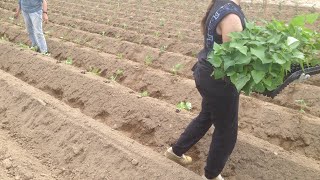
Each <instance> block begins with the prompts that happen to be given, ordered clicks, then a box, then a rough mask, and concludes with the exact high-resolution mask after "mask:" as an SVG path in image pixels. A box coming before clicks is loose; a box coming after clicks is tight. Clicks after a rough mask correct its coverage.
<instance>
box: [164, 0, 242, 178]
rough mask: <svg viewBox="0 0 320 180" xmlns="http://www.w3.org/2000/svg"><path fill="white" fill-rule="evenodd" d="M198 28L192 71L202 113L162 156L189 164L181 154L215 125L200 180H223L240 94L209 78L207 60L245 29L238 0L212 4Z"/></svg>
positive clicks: (219, 0)
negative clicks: (200, 47)
mask: <svg viewBox="0 0 320 180" xmlns="http://www.w3.org/2000/svg"><path fill="white" fill-rule="evenodd" d="M201 25H202V32H203V35H204V48H203V50H201V51H200V53H199V54H198V62H197V63H196V64H195V66H194V67H193V68H192V70H193V76H194V79H195V83H196V87H197V89H198V91H199V93H200V94H201V96H202V105H201V106H202V107H201V112H200V114H199V115H198V116H197V117H196V118H195V119H193V121H191V123H190V124H189V125H188V126H187V128H186V129H185V131H184V132H183V133H182V134H181V135H180V138H179V139H178V140H177V142H176V143H175V144H173V146H172V147H170V148H169V149H167V151H166V152H165V156H166V157H167V158H169V159H171V160H173V161H175V162H177V163H179V164H181V165H188V164H190V163H191V162H192V158H191V157H189V156H186V155H184V153H186V152H187V151H188V150H189V149H190V148H191V147H192V146H193V145H194V144H196V143H197V142H198V141H199V140H200V139H201V138H202V137H203V136H204V135H205V134H206V132H207V131H208V130H209V128H210V127H211V126H212V125H214V127H215V129H214V133H213V137H212V142H211V145H210V149H209V153H208V157H207V162H206V166H205V168H204V169H205V174H204V175H203V179H207V180H223V177H222V176H221V175H220V174H221V172H222V170H223V168H224V166H225V164H226V162H227V160H228V158H229V156H230V155H231V153H232V151H233V149H234V147H235V144H236V141H237V134H238V109H239V93H238V91H237V89H236V87H235V86H234V85H233V84H232V83H231V82H230V81H229V80H228V79H223V80H222V79H219V80H216V79H214V78H213V77H211V74H212V72H213V71H214V69H213V67H212V65H211V64H210V63H209V62H208V60H207V57H208V54H209V53H210V52H211V51H212V50H214V43H217V44H222V43H224V42H228V41H230V37H229V36H228V35H229V34H230V33H231V32H239V31H242V30H243V29H244V28H245V16H244V14H243V12H242V10H241V8H240V0H212V1H211V3H210V5H209V7H208V10H207V12H206V15H205V16H204V18H203V20H202V24H201Z"/></svg>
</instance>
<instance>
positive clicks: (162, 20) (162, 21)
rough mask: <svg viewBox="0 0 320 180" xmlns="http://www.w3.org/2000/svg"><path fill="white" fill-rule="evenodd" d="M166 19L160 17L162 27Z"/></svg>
mask: <svg viewBox="0 0 320 180" xmlns="http://www.w3.org/2000/svg"><path fill="white" fill-rule="evenodd" d="M164 21H165V20H164V19H163V18H161V19H160V26H162V27H163V26H164Z"/></svg>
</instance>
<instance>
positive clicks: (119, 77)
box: [7, 25, 319, 158]
mask: <svg viewBox="0 0 320 180" xmlns="http://www.w3.org/2000/svg"><path fill="white" fill-rule="evenodd" d="M8 26H9V25H8ZM11 28H12V29H11ZM11 28H10V32H15V34H12V35H11V36H12V37H11V38H14V37H16V36H17V34H20V35H19V37H21V36H22V37H23V33H22V34H21V29H20V28H18V27H11ZM14 29H15V30H14ZM7 31H9V29H7ZM9 38H10V37H9ZM21 40H22V39H21ZM15 41H16V42H19V40H18V39H17V38H16V39H15ZM61 41H62V40H59V39H56V38H50V39H49V40H48V42H49V45H50V48H51V49H52V50H53V51H52V56H53V57H56V58H57V59H58V60H59V61H62V62H64V63H66V64H73V65H75V66H77V67H81V68H82V69H84V70H85V69H86V70H87V71H88V72H93V73H95V74H97V75H100V76H103V77H105V78H107V79H108V80H106V82H110V81H118V82H119V83H121V84H122V85H124V86H127V87H129V88H131V89H133V90H135V91H136V92H139V93H140V95H139V96H137V98H139V97H143V96H151V97H154V98H158V99H161V100H163V101H166V102H168V103H171V104H174V105H176V108H178V109H186V110H190V109H191V108H190V103H191V106H193V108H194V109H193V111H195V112H196V111H199V108H200V103H201V102H200V99H201V98H200V96H199V94H198V93H197V91H196V89H195V85H194V82H193V81H192V80H190V79H185V78H180V77H178V76H175V74H176V72H175V70H174V69H172V73H171V74H170V73H165V72H163V71H160V70H155V69H153V68H145V65H142V64H139V63H135V62H131V61H127V60H125V59H124V58H123V57H122V56H119V55H118V56H115V55H110V54H105V53H98V52H94V50H92V49H88V48H81V47H77V46H76V45H75V44H69V43H62V42H63V41H62V42H61ZM80 52H81V53H80ZM137 82H139V83H137ZM318 91H319V88H318ZM266 107H268V108H266ZM314 108H316V107H314ZM241 109H244V110H243V111H241V113H240V118H241V123H240V128H243V130H244V131H245V132H249V133H252V134H254V135H255V136H257V137H259V138H263V139H265V140H269V141H270V142H273V143H274V144H276V145H279V146H282V147H284V148H286V149H287V150H293V151H300V149H301V147H302V148H305V151H304V152H300V153H302V154H305V155H307V156H309V157H313V158H317V156H318V155H317V153H316V154H313V153H314V152H312V151H313V149H314V147H315V146H317V144H318V141H317V139H319V138H315V137H316V136H317V135H316V136H314V135H312V133H311V132H310V131H309V130H308V129H312V128H311V127H318V126H319V124H317V122H315V121H314V120H312V119H313V118H315V117H308V116H305V115H304V114H300V113H299V112H297V111H294V110H291V109H288V108H285V107H281V106H277V105H273V104H270V103H266V102H262V101H259V100H256V99H253V98H250V97H246V96H242V101H241ZM246 109H255V112H257V111H258V112H259V113H253V114H250V115H248V114H247V113H245V112H246ZM280 112H281V113H280ZM312 113H313V112H311V114H312ZM270 114H274V116H273V117H272V118H270ZM297 115H298V116H299V118H296V116H297ZM315 115H316V114H315ZM266 119H269V120H268V122H269V123H263V122H264V121H266ZM292 119H295V121H293V120H292ZM315 119H318V118H315ZM316 121H317V120H316ZM318 121H319V120H318ZM284 122H288V123H284ZM297 122H301V123H302V124H304V125H303V126H305V127H308V128H303V129H299V128H300V127H301V126H300V125H301V124H300V125H299V123H298V124H297ZM281 125H282V129H274V128H273V127H278V126H281ZM293 126H294V127H293ZM290 128H291V129H292V128H295V129H297V130H296V131H289V130H290ZM270 129H272V131H271V130H270ZM283 129H288V132H287V133H283V131H282V130H283ZM312 137H314V138H312ZM275 139H278V141H275ZM295 139H307V140H305V141H306V142H307V143H304V141H295ZM308 139H312V140H311V142H312V143H310V140H308ZM287 140H288V141H290V146H288V145H287V144H286V143H284V142H286V141H287ZM291 141H292V142H291ZM308 149H309V150H308ZM309 151H311V152H309Z"/></svg>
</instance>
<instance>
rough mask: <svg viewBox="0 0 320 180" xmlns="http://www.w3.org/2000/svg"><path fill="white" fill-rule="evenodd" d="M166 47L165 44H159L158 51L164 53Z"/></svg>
mask: <svg viewBox="0 0 320 180" xmlns="http://www.w3.org/2000/svg"><path fill="white" fill-rule="evenodd" d="M167 48H168V46H166V45H163V46H161V47H160V52H161V53H164V52H165V51H166V50H167Z"/></svg>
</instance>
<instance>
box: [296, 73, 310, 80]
mask: <svg viewBox="0 0 320 180" xmlns="http://www.w3.org/2000/svg"><path fill="white" fill-rule="evenodd" d="M310 77H311V76H310V75H309V74H305V73H302V74H301V75H300V77H299V79H298V81H299V82H303V81H306V80H308V79H309V78H310Z"/></svg>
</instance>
